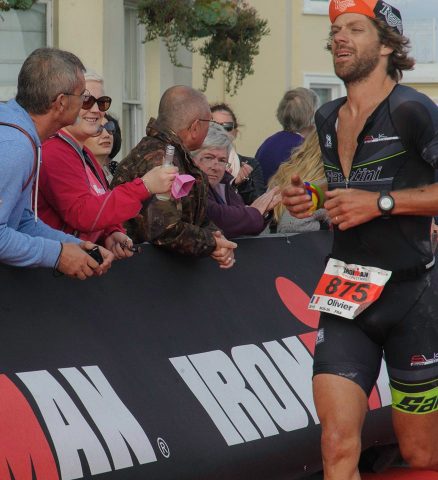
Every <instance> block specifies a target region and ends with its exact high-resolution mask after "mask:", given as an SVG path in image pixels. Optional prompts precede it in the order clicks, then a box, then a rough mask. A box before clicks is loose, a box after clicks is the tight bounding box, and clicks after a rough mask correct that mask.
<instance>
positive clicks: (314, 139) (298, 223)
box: [269, 128, 329, 233]
mask: <svg viewBox="0 0 438 480" xmlns="http://www.w3.org/2000/svg"><path fill="white" fill-rule="evenodd" d="M294 174H295V175H299V176H300V178H303V179H304V180H305V181H307V182H309V183H313V184H316V185H318V186H319V187H321V188H322V190H326V189H327V181H326V178H325V173H324V165H323V163H322V158H321V149H320V148H319V141H318V134H317V133H316V130H315V129H314V128H313V131H312V133H310V134H309V135H308V136H307V137H306V139H305V140H304V142H303V143H302V144H301V145H300V146H299V147H298V148H296V149H295V150H294V151H293V152H292V155H291V158H290V160H288V161H287V162H284V163H282V164H281V165H280V167H279V168H278V170H277V172H276V173H275V174H274V175H273V176H272V177H271V180H270V181H269V188H274V187H275V186H278V187H279V188H280V189H281V190H283V188H285V187H287V186H288V185H290V182H291V177H292V175H294ZM328 228H329V219H328V216H327V211H326V210H325V209H324V208H319V209H317V210H316V211H315V212H314V213H313V215H312V216H311V217H308V218H302V219H300V218H296V217H293V216H292V215H291V214H290V213H289V211H288V210H287V209H286V207H285V206H284V205H283V204H282V203H279V204H278V205H277V206H276V207H275V208H274V218H273V219H272V222H271V232H276V233H300V232H309V231H315V230H328Z"/></svg>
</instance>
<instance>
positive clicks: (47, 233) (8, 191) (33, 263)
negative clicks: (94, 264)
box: [0, 100, 80, 267]
mask: <svg viewBox="0 0 438 480" xmlns="http://www.w3.org/2000/svg"><path fill="white" fill-rule="evenodd" d="M0 121H1V122H7V123H14V124H16V125H18V126H20V127H22V128H23V129H24V130H26V131H27V132H28V133H29V134H30V136H31V137H32V138H33V139H34V141H35V144H36V145H37V147H38V150H40V149H41V142H40V139H39V138H38V134H37V131H36V128H35V125H34V123H33V121H32V119H31V117H30V116H29V114H28V113H27V112H26V111H25V110H24V109H23V108H22V107H21V106H20V105H18V103H17V102H16V101H15V100H10V101H9V102H7V103H0ZM33 165H34V151H33V147H32V144H31V143H30V140H29V139H28V138H27V137H26V136H25V135H24V134H23V133H22V132H20V131H19V130H17V129H16V128H11V127H7V126H5V125H0V172H1V174H0V262H2V263H7V264H9V265H14V266H19V267H54V266H55V264H56V262H57V259H58V257H59V254H60V251H61V243H60V242H74V243H80V240H79V239H77V238H75V237H73V236H71V235H66V234H65V233H63V232H60V231H58V230H54V229H52V228H50V227H48V226H47V225H45V224H44V223H43V222H42V221H40V220H35V217H34V213H33V212H32V199H31V197H32V185H33V183H34V181H35V179H33V181H31V182H29V184H28V185H27V187H26V188H25V189H24V190H23V187H24V185H25V184H26V181H27V180H28V178H29V177H30V175H31V174H32V168H33Z"/></svg>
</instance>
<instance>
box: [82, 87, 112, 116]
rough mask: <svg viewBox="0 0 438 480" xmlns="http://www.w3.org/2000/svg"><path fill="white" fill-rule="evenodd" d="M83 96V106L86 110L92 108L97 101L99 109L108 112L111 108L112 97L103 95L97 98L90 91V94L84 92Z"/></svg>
mask: <svg viewBox="0 0 438 480" xmlns="http://www.w3.org/2000/svg"><path fill="white" fill-rule="evenodd" d="M83 98H84V100H83V102H82V108H83V109H84V110H90V108H92V107H93V105H94V104H95V103H97V107H98V108H99V110H100V111H101V112H106V111H107V110H108V109H109V108H110V106H111V102H112V98H111V97H107V96H103V97H99V98H96V97H94V96H93V95H90V92H88V94H87V93H84V94H83Z"/></svg>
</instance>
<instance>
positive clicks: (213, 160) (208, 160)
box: [199, 156, 231, 168]
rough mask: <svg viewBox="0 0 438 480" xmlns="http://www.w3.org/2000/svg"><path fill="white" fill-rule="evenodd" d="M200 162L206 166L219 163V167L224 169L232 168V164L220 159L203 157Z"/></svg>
mask: <svg viewBox="0 0 438 480" xmlns="http://www.w3.org/2000/svg"><path fill="white" fill-rule="evenodd" d="M199 161H200V162H201V163H203V164H204V165H206V166H210V165H212V164H213V163H217V164H218V165H219V166H221V167H223V168H230V166H231V164H230V163H228V162H227V161H226V160H222V159H218V158H217V157H212V156H208V157H201V158H200V159H199Z"/></svg>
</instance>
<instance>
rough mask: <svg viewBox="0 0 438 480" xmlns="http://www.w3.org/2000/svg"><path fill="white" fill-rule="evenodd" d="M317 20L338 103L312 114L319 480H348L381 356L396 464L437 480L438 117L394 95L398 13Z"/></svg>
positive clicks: (399, 65) (334, 12) (403, 64)
mask: <svg viewBox="0 0 438 480" xmlns="http://www.w3.org/2000/svg"><path fill="white" fill-rule="evenodd" d="M329 8H330V10H329V15H330V20H331V22H332V26H331V31H330V38H329V42H328V45H327V48H328V50H329V51H331V54H332V56H333V64H334V68H335V72H336V74H337V76H338V77H339V78H341V79H342V80H343V81H344V83H345V85H346V88H347V97H346V98H342V99H339V100H335V101H333V102H330V103H328V104H325V105H324V106H322V107H321V108H320V109H319V111H318V112H317V114H316V126H317V129H318V133H319V139H320V145H321V150H322V156H323V161H324V165H325V171H326V176H327V181H328V186H329V191H328V192H327V193H326V201H325V208H326V209H327V210H328V213H329V215H330V218H331V221H332V223H333V225H334V241H333V247H332V252H331V256H330V257H331V258H330V259H329V261H328V263H327V267H326V270H325V272H324V274H323V275H322V277H321V280H320V282H319V284H318V286H317V289H316V291H315V296H314V298H316V297H318V301H320V302H321V303H322V304H323V305H324V313H322V314H321V319H320V325H319V331H318V339H317V345H316V350H315V364H314V380H313V387H314V398H315V404H316V408H317V411H318V415H319V418H320V420H321V426H322V441H321V444H322V453H323V462H324V472H325V479H326V480H358V479H360V476H359V472H358V468H357V464H358V460H359V455H360V451H361V430H362V425H363V422H364V418H365V415H366V412H367V397H368V395H369V394H370V392H371V390H372V387H373V385H374V383H375V381H376V378H377V376H378V374H379V369H380V363H381V358H382V354H383V353H384V354H385V360H386V364H387V368H388V373H389V377H390V386H391V392H392V407H393V409H392V411H393V423H394V429H395V432H396V435H397V438H398V440H399V445H400V449H401V452H402V454H403V457H404V458H405V460H406V461H407V462H409V464H410V465H411V466H413V467H415V468H425V469H434V470H438V268H433V266H434V254H433V251H432V247H431V241H430V231H431V217H432V216H433V215H436V214H437V212H438V184H435V183H434V169H436V168H438V109H437V106H436V105H435V104H434V103H433V102H432V101H431V100H430V99H428V98H427V97H426V96H424V95H422V94H420V93H418V92H417V91H415V90H413V89H411V88H409V87H406V86H402V85H399V84H398V81H399V80H400V79H401V77H402V71H403V70H407V69H411V68H412V67H413V65H414V61H413V59H411V58H409V57H408V53H407V50H408V43H409V42H408V39H407V38H406V37H404V36H403V30H402V20H401V16H400V12H399V11H398V10H397V9H395V8H393V7H392V6H391V5H389V4H388V3H386V2H384V1H380V0H332V1H331V3H330V7H329ZM303 180H306V179H300V178H299V177H297V176H294V177H293V178H292V182H291V185H290V186H289V187H287V188H286V189H285V190H284V192H283V202H284V204H285V205H286V206H287V208H288V209H289V211H290V212H291V214H293V215H294V216H296V217H298V218H306V217H308V216H310V215H311V214H310V213H309V212H308V210H309V208H310V207H311V206H312V203H311V202H310V201H309V196H308V194H307V193H306V191H305V188H304V184H303ZM388 278H389V280H388ZM379 294H380V297H379ZM312 301H313V300H312ZM315 301H316V300H315ZM311 304H312V303H311ZM365 307H367V308H366V309H364V308H365ZM313 308H315V309H317V308H318V307H317V306H315V305H314V306H313ZM327 312H330V313H327Z"/></svg>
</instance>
